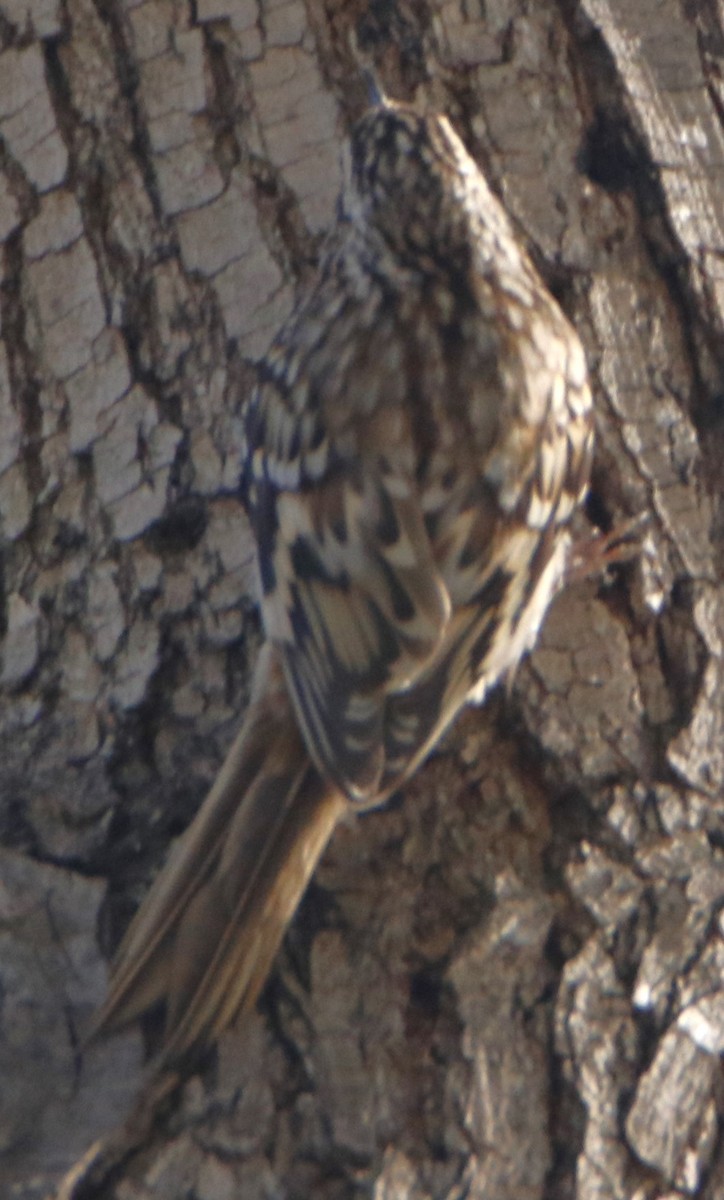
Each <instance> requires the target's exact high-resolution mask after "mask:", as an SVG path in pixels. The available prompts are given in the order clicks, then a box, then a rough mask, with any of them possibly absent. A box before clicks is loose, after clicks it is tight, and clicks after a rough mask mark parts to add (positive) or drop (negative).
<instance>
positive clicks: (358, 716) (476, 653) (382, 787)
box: [94, 98, 593, 1063]
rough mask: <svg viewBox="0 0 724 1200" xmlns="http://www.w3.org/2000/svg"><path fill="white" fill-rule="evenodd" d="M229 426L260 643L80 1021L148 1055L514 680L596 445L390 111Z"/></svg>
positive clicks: (472, 217) (447, 128)
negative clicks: (149, 1021)
mask: <svg viewBox="0 0 724 1200" xmlns="http://www.w3.org/2000/svg"><path fill="white" fill-rule="evenodd" d="M243 423H244V437H243V443H244V444H243V454H242V465H241V498H242V500H243V501H244V503H245V505H246V508H247V512H248V515H249V519H250V523H251V528H252V530H253V534H254V538H255V546H256V565H257V573H258V579H259V593H260V607H261V613H262V619H263V626H264V631H265V639H266V640H265V644H264V646H263V648H262V650H261V652H260V654H259V659H258V663H257V667H256V673H255V678H254V683H253V687H252V695H251V699H250V702H249V706H248V710H247V714H246V716H245V718H244V720H243V723H242V726H241V729H240V731H239V734H238V735H237V737H236V740H235V741H234V743H233V745H232V747H231V750H230V751H229V754H228V756H227V759H226V761H225V762H224V764H223V766H222V768H221V771H220V773H219V776H218V777H217V779H216V782H215V783H214V786H213V787H212V789H211V791H210V793H209V794H208V796H207V797H206V799H205V801H204V802H203V803H202V805H201V807H200V809H199V811H198V813H197V815H196V817H195V819H194V820H193V821H192V823H191V825H190V826H189V828H188V829H187V830H186V832H185V834H183V835H182V837H181V838H180V839H179V840H178V842H177V843H176V845H175V846H174V848H173V850H172V852H171V854H170V857H169V859H168V861H167V863H166V864H165V866H164V867H163V868H162V869H161V871H160V872H159V875H158V877H157V879H156V881H155V883H154V884H153V885H152V887H151V889H150V892H149V894H148V896H147V898H146V899H145V901H144V902H143V903H142V904H141V906H140V908H139V910H138V912H137V914H136V916H135V918H134V919H133V921H132V923H131V925H130V928H129V930H128V932H127V933H126V935H125V937H124V939H123V940H122V942H121V945H120V948H119V949H118V951H117V954H116V956H115V959H114V960H113V962H112V965H111V970H110V984H109V990H108V995H107V998H106V1000H105V1003H104V1004H103V1005H102V1007H101V1009H100V1012H99V1013H98V1015H97V1018H96V1021H95V1025H94V1033H95V1034H96V1035H97V1034H98V1033H99V1032H101V1031H110V1030H112V1029H114V1028H116V1027H119V1026H122V1025H125V1024H127V1023H129V1022H132V1021H135V1020H137V1019H138V1018H140V1017H141V1016H142V1014H144V1013H145V1012H146V1011H147V1010H149V1009H152V1008H155V1007H158V1006H162V1007H163V1010H164V1013H165V1022H164V1031H163V1035H162V1042H161V1047H160V1050H159V1052H158V1053H159V1061H161V1062H163V1063H170V1062H179V1061H181V1060H182V1059H183V1058H184V1056H187V1055H189V1054H191V1053H192V1052H193V1053H197V1052H199V1050H202V1049H204V1048H205V1047H207V1046H209V1045H210V1044H213V1042H214V1041H215V1040H216V1039H217V1038H218V1036H219V1035H220V1034H221V1032H222V1031H223V1030H225V1029H226V1028H227V1027H228V1026H230V1025H232V1024H233V1023H234V1022H236V1021H237V1020H238V1019H239V1017H240V1016H241V1015H243V1014H244V1013H245V1012H248V1011H249V1010H250V1009H251V1008H252V1007H253V1006H254V1005H255V1003H256V1000H257V998H258V996H259V993H260V991H261V989H262V987H263V985H264V983H265V981H266V979H267V976H268V974H269V972H270V970H271V968H272V964H273V961H274V958H275V956H276V953H277V950H278V948H279V946H280V943H281V941H282V939H283V936H284V933H285V931H286V929H287V926H288V924H289V922H290V921H291V919H292V917H293V915H294V912H295V910H296V908H297V906H298V904H299V902H300V899H301V897H302V895H303V893H304V891H305V888H306V886H307V883H308V882H309V880H310V878H311V876H312V874H313V872H314V869H315V866H316V864H317V862H318V860H319V858H320V856H321V854H322V853H323V851H324V848H325V846H326V845H327V843H328V841H329V839H330V837H331V835H332V833H333V831H334V829H335V827H336V826H337V824H338V823H339V822H340V821H342V820H343V819H346V818H348V816H349V814H350V813H353V814H354V813H362V812H364V811H367V810H369V809H372V808H375V807H376V806H379V805H381V804H383V803H384V802H385V801H386V800H387V799H388V798H389V797H390V796H391V795H392V793H394V792H395V791H397V790H398V789H399V788H400V787H401V786H402V785H403V784H404V783H405V781H406V780H408V779H409V778H410V776H411V775H412V774H413V773H414V772H415V771H416V770H417V768H418V767H419V766H420V764H421V763H422V762H423V761H424V760H425V759H426V758H427V756H428V755H429V754H430V752H431V750H432V749H433V748H434V747H435V746H436V745H437V743H438V742H439V740H440V738H441V737H442V735H443V734H444V733H445V732H446V730H448V728H449V727H450V725H451V724H452V722H453V721H454V720H455V718H456V716H457V715H458V713H459V712H460V711H461V709H462V708H464V707H465V706H466V705H467V704H471V703H472V704H481V703H482V702H483V701H484V700H485V697H486V696H487V695H488V693H489V692H490V690H491V689H492V688H493V687H495V686H496V685H497V684H499V683H501V682H503V681H505V680H508V679H510V677H511V675H512V673H513V672H514V670H515V668H516V666H517V664H518V663H519V662H520V660H521V658H522V657H523V656H524V655H525V654H526V653H527V652H528V651H529V650H530V649H531V648H532V646H533V645H534V643H535V641H536V639H537V637H538V634H539V631H540V628H541V626H542V624H543V620H544V618H545V615H546V612H547V610H548V607H549V605H550V603H551V601H552V600H553V598H554V596H555V595H556V593H557V592H558V590H559V589H560V587H561V586H562V585H563V583H564V581H565V577H566V569H567V563H568V561H569V559H570V555H571V545H572V535H571V520H572V518H573V516H574V514H575V513H576V511H577V510H578V508H579V506H580V505H581V503H582V501H583V499H584V497H585V494H586V490H587V487H588V483H589V475H590V467H591V458H592V452H593V412H592V399H591V391H590V387H589V382H588V372H587V367H586V359H585V355H584V351H583V347H582V344H581V341H580V339H579V336H578V334H577V332H576V330H575V329H574V327H573V325H572V324H571V323H570V322H569V320H568V319H567V318H566V316H565V315H564V313H563V312H562V310H561V308H560V307H559V305H558V303H557V302H556V301H555V299H554V298H553V296H552V295H551V293H550V291H549V290H548V288H547V287H546V285H545V283H544V282H543V279H542V278H541V276H540V274H539V273H538V271H537V270H536V268H535V267H534V265H533V263H532V260H531V258H530V256H529V255H528V253H527V251H526V249H525V246H524V244H523V240H522V238H521V237H520V235H519V234H518V233H517V232H516V229H515V228H514V226H513V224H512V222H511V220H510V219H509V217H508V215H507V214H506V211H505V209H504V207H503V205H502V203H501V202H500V200H499V199H498V198H497V196H496V195H495V193H494V192H493V190H492V189H491V187H490V185H489V184H488V182H487V180H486V178H485V175H484V174H483V172H482V171H481V169H480V168H479V167H478V165H477V164H476V162H475V160H474V159H473V157H472V156H471V155H470V154H469V153H468V151H467V149H466V148H465V145H464V143H463V141H462V140H461V138H460V136H459V135H458V134H457V133H456V132H455V130H454V128H453V126H452V124H451V123H450V121H449V120H448V119H447V117H446V116H444V115H442V114H439V113H437V112H429V111H421V110H420V109H419V107H417V106H414V105H409V104H405V103H402V102H397V101H392V100H388V99H386V98H381V99H379V100H378V102H376V103H374V104H372V105H371V106H370V107H369V108H368V109H367V110H365V111H364V112H363V113H362V115H361V116H360V117H359V118H358V119H357V120H356V121H355V123H354V124H353V125H352V128H351V130H350V132H349V139H348V142H347V144H346V146H345V150H344V156H343V183H342V187H341V191H340V196H339V200H338V206H337V214H336V219H335V222H334V225H333V228H332V230H331V232H330V233H329V235H328V238H327V241H326V243H325V246H324V248H323V250H322V252H321V254H320V259H319V265H318V269H317V271H316V274H315V276H314V278H313V279H312V280H311V281H310V282H309V283H308V284H307V286H305V288H304V290H303V291H302V293H301V294H300V296H299V297H298V299H297V302H296V304H295V305H294V307H293V310H292V312H291V314H290V315H289V317H288V318H287V320H286V321H285V322H284V324H283V325H282V327H281V329H280V330H279V332H278V334H277V336H276V337H275V338H274V340H273V342H272V344H271V347H270V349H269V351H268V353H267V354H266V355H265V356H264V358H263V359H262V360H261V362H260V363H259V365H258V377H257V382H256V386H255V387H254V390H253V392H252V394H251V396H250V398H249V399H248V401H247V404H246V408H245V412H244V417H243Z"/></svg>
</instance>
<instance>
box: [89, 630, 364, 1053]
mask: <svg viewBox="0 0 724 1200" xmlns="http://www.w3.org/2000/svg"><path fill="white" fill-rule="evenodd" d="M345 807H346V801H345V799H344V797H343V796H342V794H341V793H340V792H339V791H337V790H336V789H335V788H333V787H332V786H331V785H330V784H328V783H326V782H325V781H324V780H323V778H322V776H321V775H320V774H319V772H318V771H317V770H316V769H315V767H314V766H313V765H312V763H311V761H310V759H309V756H308V754H307V752H306V749H305V746H304V742H303V740H302V737H301V735H300V733H299V731H298V728H297V725H296V721H295V719H294V715H293V713H292V710H291V704H290V701H289V699H288V695H287V691H286V687H285V685H284V680H283V678H282V671H281V667H280V665H279V662H278V660H277V659H276V656H275V654H274V651H273V650H270V649H269V648H267V647H265V648H264V649H263V650H262V654H261V658H260V663H259V666H258V668H257V674H256V677H255V683H254V693H253V696H252V701H251V704H250V706H249V713H248V716H247V718H246V720H245V722H244V725H243V726H242V729H241V731H240V733H239V735H238V737H237V738H236V741H235V742H234V744H233V746H232V747H231V750H230V751H229V754H228V756H227V758H226V761H225V763H224V765H223V767H222V768H221V771H220V773H219V776H218V778H217V780H216V782H215V784H214V786H213V788H212V789H211V791H210V792H209V794H208V796H207V797H206V799H205V801H204V803H203V804H202V806H201V808H200V810H199V812H198V814H197V816H196V818H195V819H194V821H193V822H192V824H191V825H190V826H189V828H188V830H187V831H186V833H185V834H184V835H183V837H182V838H181V839H179V842H178V844H177V846H176V847H175V849H174V851H173V852H172V854H171V857H170V859H169V861H168V863H167V864H166V866H165V867H164V868H163V870H162V871H161V873H160V875H159V876H158V879H157V880H156V882H155V883H154V885H153V887H152V888H151V891H150V893H149V895H148V897H147V898H146V900H145V902H144V903H143V904H142V905H141V908H140V909H139V911H138V913H137V915H136V917H135V919H134V920H133V922H132V924H131V926H130V928H129V930H128V932H127V934H126V936H125V938H124V940H123V942H122V944H121V946H120V948H119V950H118V953H117V955H116V958H115V960H114V962H113V964H112V966H111V981H110V988H109V993H108V997H107V999H106V1001H105V1003H104V1005H103V1007H102V1008H101V1010H100V1012H99V1013H98V1016H97V1017H96V1020H95V1022H94V1027H93V1030H92V1033H91V1036H93V1037H95V1036H96V1034H97V1033H99V1032H101V1031H103V1030H109V1029H112V1028H116V1027H118V1026H121V1025H124V1024H126V1023H128V1022H129V1021H132V1020H134V1019H135V1018H136V1017H138V1016H139V1015H140V1014H141V1013H143V1012H145V1011H146V1010H148V1009H150V1008H152V1007H154V1006H155V1005H157V1004H159V1003H161V1002H163V1003H164V1004H165V1007H166V1032H165V1038H164V1043H163V1046H162V1049H161V1059H162V1060H163V1061H164V1062H167V1061H169V1060H171V1059H176V1058H178V1057H179V1056H181V1055H183V1054H184V1053H185V1052H186V1051H187V1050H189V1049H191V1048H192V1047H198V1046H199V1045H202V1044H203V1043H204V1042H207V1041H210V1040H213V1038H214V1037H216V1036H218V1034H219V1033H221V1031H222V1030H223V1029H225V1028H226V1027H227V1026H228V1025H230V1024H231V1023H232V1022H233V1020H234V1019H235V1017H236V1016H237V1015H238V1014H239V1013H240V1012H242V1011H244V1010H246V1009H248V1008H250V1007H251V1006H252V1005H253V1004H254V1001H255V1000H256V998H257V996H258V994H259V992H260V990H261V988H262V987H263V985H264V982H265V980H266V977H267V974H268V972H269V970H270V968H271V965H272V962H273V959H274V956H275V954H276V952H277V949H278V948H279V944H280V942H281V940H282V938H283V936H284V931H285V929H286V927H287V925H288V924H289V922H290V920H291V918H292V916H293V915H294V912H295V909H296V908H297V905H298V903H299V901H300V899H301V897H302V894H303V892H304V890H305V888H306V885H307V883H308V881H309V879H310V876H311V874H312V872H313V871H314V868H315V866H316V864H317V861H318V860H319V858H320V856H321V854H322V852H323V850H324V848H325V846H326V845H327V842H328V841H329V838H330V836H331V834H332V831H333V829H334V827H335V825H336V823H337V821H338V820H339V818H340V816H341V815H342V813H343V812H344V810H345Z"/></svg>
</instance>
